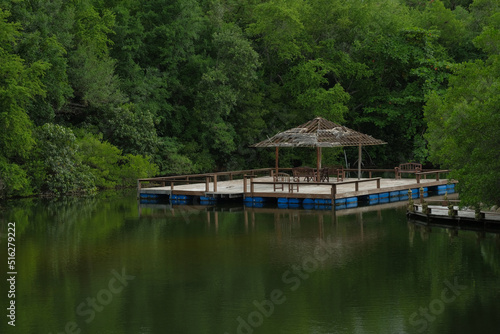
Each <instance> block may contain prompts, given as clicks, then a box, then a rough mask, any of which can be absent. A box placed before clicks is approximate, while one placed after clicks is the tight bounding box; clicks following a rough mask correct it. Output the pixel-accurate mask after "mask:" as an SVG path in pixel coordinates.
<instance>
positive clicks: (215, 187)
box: [214, 174, 217, 193]
mask: <svg viewBox="0 0 500 334" xmlns="http://www.w3.org/2000/svg"><path fill="white" fill-rule="evenodd" d="M215 192H217V174H214V193H215Z"/></svg>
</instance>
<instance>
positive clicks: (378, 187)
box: [377, 179, 380, 189]
mask: <svg viewBox="0 0 500 334" xmlns="http://www.w3.org/2000/svg"><path fill="white" fill-rule="evenodd" d="M377 189H380V179H377Z"/></svg>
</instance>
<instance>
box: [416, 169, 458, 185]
mask: <svg viewBox="0 0 500 334" xmlns="http://www.w3.org/2000/svg"><path fill="white" fill-rule="evenodd" d="M449 172H450V171H449V170H447V169H442V170H430V171H426V172H418V173H415V176H416V178H417V183H420V179H421V178H422V175H423V176H424V179H427V175H429V174H436V181H439V174H443V173H449Z"/></svg>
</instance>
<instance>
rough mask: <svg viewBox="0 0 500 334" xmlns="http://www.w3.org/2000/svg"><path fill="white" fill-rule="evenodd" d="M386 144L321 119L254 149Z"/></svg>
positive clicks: (300, 126) (262, 142) (277, 135)
mask: <svg viewBox="0 0 500 334" xmlns="http://www.w3.org/2000/svg"><path fill="white" fill-rule="evenodd" d="M382 144H387V143H386V142H384V141H382V140H379V139H375V138H373V137H372V136H369V135H365V134H363V133H360V132H357V131H354V130H351V129H349V128H346V127H345V126H341V125H338V124H336V123H333V122H330V121H329V120H326V119H324V118H321V117H316V118H315V119H313V120H312V121H309V122H307V123H305V124H302V125H299V126H298V127H296V128H293V129H290V130H286V131H283V132H280V133H278V134H276V135H275V136H273V137H271V138H268V139H266V140H264V141H261V142H260V143H257V144H254V145H252V147H276V146H278V147H340V146H359V145H362V146H368V145H382Z"/></svg>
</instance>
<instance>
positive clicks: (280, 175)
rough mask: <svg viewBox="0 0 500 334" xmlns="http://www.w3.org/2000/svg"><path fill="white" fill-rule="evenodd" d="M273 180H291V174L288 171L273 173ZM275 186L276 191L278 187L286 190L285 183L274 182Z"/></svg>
mask: <svg viewBox="0 0 500 334" xmlns="http://www.w3.org/2000/svg"><path fill="white" fill-rule="evenodd" d="M273 182H290V175H288V174H287V173H278V174H274V175H273ZM273 187H274V191H276V189H278V188H279V189H280V190H281V191H283V190H285V184H284V183H279V184H277V183H274V184H273ZM288 189H289V190H288V191H290V187H288Z"/></svg>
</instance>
